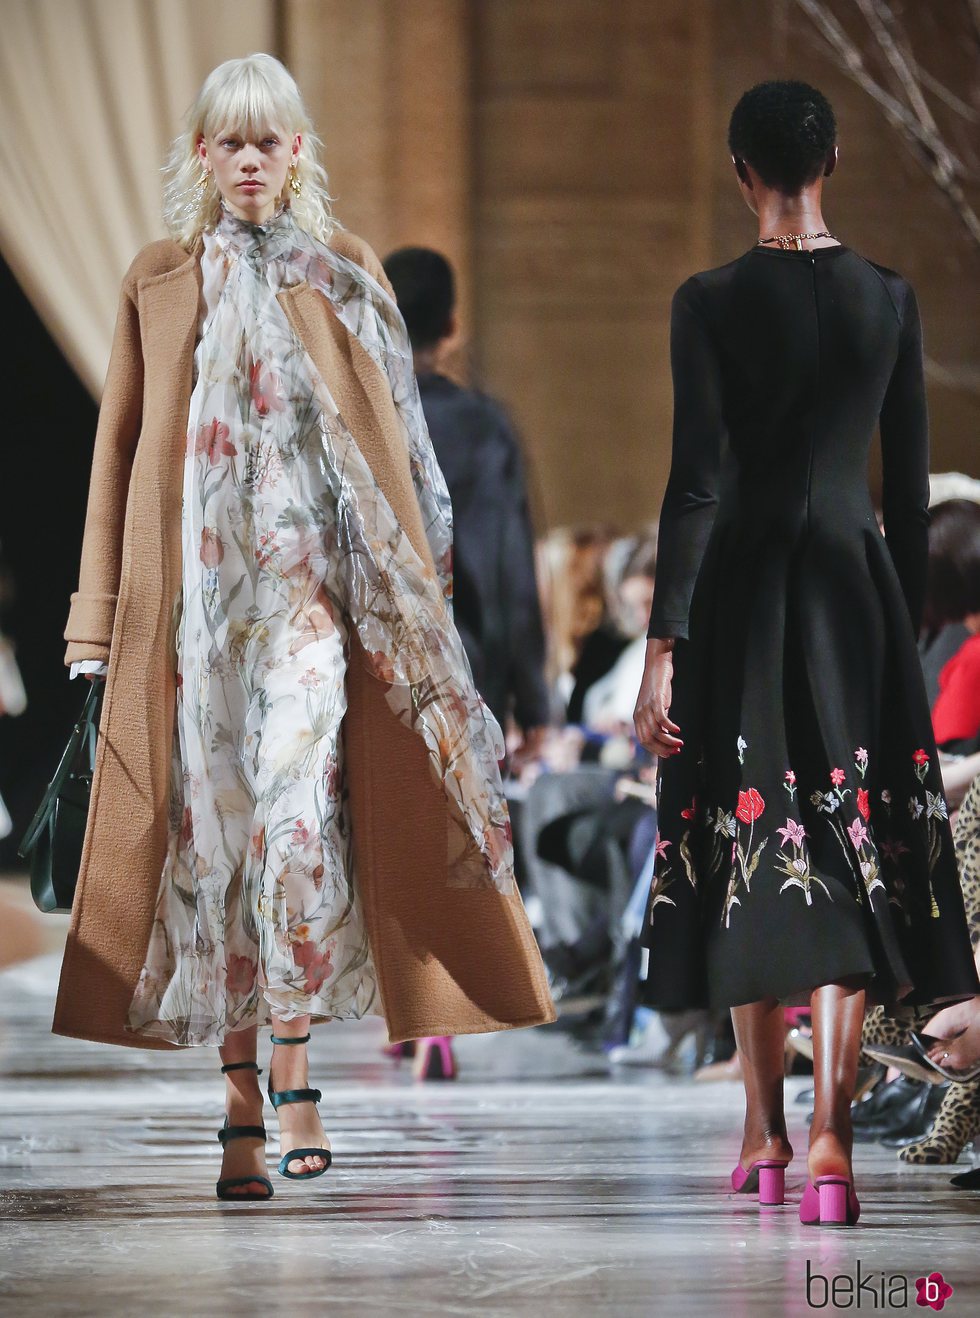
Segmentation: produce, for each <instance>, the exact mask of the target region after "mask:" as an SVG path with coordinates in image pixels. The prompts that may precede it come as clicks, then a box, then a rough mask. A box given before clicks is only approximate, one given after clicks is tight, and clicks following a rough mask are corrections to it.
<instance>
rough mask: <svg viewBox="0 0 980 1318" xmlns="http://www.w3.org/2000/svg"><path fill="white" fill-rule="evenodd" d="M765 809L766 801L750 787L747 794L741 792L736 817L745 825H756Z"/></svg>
mask: <svg viewBox="0 0 980 1318" xmlns="http://www.w3.org/2000/svg"><path fill="white" fill-rule="evenodd" d="M765 808H766V803H765V801H763V799H762V797H761V796H760V795H759V793H758V792H757V791H756V789H755V788H754V787H750V788H749V790H748V791H747V792H739V794H738V806H737V807H736V809H735V817H736V819H740V820H741V821H742V823H743V824H754V823H755V821H756V820H757V819H758V818H759V816H760V815H761V814H762V812H763V810H765Z"/></svg>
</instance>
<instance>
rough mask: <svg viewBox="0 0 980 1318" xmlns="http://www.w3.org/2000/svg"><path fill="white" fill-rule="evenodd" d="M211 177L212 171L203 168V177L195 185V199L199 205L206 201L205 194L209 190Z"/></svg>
mask: <svg viewBox="0 0 980 1318" xmlns="http://www.w3.org/2000/svg"><path fill="white" fill-rule="evenodd" d="M210 177H211V171H210V170H209V169H204V170H202V173H201V177H200V178H199V179H198V180H197V183H196V185H195V187H194V200H195V201H196V202H197V204H198V206H200V205H201V203H202V202H203V201H204V195H205V193H206V192H207V190H208V180H209V179H210Z"/></svg>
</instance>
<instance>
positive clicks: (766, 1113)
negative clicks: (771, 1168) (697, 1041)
mask: <svg viewBox="0 0 980 1318" xmlns="http://www.w3.org/2000/svg"><path fill="white" fill-rule="evenodd" d="M732 1023H733V1025H734V1026H735V1042H736V1044H737V1045H738V1051H739V1055H740V1057H741V1061H742V1083H743V1084H744V1086H745V1130H744V1134H743V1137H742V1153H741V1157H740V1158H739V1162H740V1163H741V1164H742V1167H743V1168H744V1169H745V1170H746V1171H748V1169H749V1167H751V1166H752V1164H753V1163H754V1162H757V1161H758V1160H759V1159H760V1158H774V1159H780V1160H781V1159H783V1158H785V1159H787V1160H789V1159H790V1158H792V1156H793V1147H792V1145H791V1144H790V1142H789V1138H788V1136H787V1134H786V1117H785V1113H784V1111H783V1070H784V1066H785V1056H786V1027H785V1025H784V1022H783V1009H782V1007H781V1006H780V1005H779V1003H778V1002H777V1000H776V999H775V998H764V999H763V1000H762V1001H761V1002H749V1003H746V1004H745V1005H744V1006H742V1007H733V1008H732Z"/></svg>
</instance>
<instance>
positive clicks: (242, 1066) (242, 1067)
mask: <svg viewBox="0 0 980 1318" xmlns="http://www.w3.org/2000/svg"><path fill="white" fill-rule="evenodd" d="M229 1071H254V1072H255V1074H256V1075H261V1074H262V1071H261V1070H260V1068H259V1067H258V1065H257V1064H256V1063H255V1062H229V1063H228V1064H227V1065H226V1066H223V1067H222V1068H221V1074H222V1075H227V1074H228V1072H229Z"/></svg>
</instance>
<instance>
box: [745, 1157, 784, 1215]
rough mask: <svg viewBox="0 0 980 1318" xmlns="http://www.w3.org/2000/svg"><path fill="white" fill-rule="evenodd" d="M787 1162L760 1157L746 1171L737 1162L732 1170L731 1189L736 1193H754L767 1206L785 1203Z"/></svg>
mask: <svg viewBox="0 0 980 1318" xmlns="http://www.w3.org/2000/svg"><path fill="white" fill-rule="evenodd" d="M787 1165H788V1164H787V1163H785V1162H777V1161H776V1160H775V1159H770V1158H762V1159H760V1160H759V1161H758V1162H754V1163H753V1164H752V1166H751V1167H750V1168H749V1170H748V1171H746V1170H745V1168H744V1167H743V1166H742V1165H741V1163H739V1164H738V1165H737V1166H736V1168H735V1170H734V1171H733V1172H732V1189H733V1190H734V1192H735V1193H736V1194H755V1193H756V1191H758V1194H759V1203H760V1204H764V1205H766V1206H767V1207H768V1206H770V1205H776V1204H782V1203H785V1201H786V1200H785V1194H786V1167H787Z"/></svg>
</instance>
